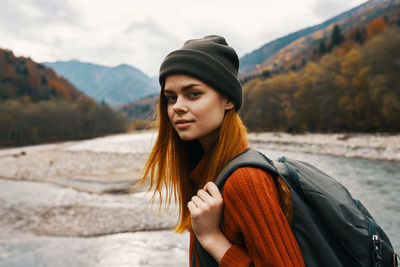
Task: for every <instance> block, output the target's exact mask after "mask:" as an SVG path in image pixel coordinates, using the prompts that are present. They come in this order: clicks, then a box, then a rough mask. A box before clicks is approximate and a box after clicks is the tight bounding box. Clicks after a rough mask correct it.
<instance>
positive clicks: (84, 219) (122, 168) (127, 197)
mask: <svg viewBox="0 0 400 267" xmlns="http://www.w3.org/2000/svg"><path fill="white" fill-rule="evenodd" d="M249 138H250V141H251V143H252V144H253V145H254V146H256V147H261V148H263V149H264V150H268V149H271V150H274V149H278V150H281V151H282V150H283V151H295V152H307V153H316V154H331V155H336V156H344V157H361V158H369V159H377V160H391V161H400V135H390V136H389V135H361V134H359V135H348V134H336V135H335V134H332V135H326V134H306V135H289V134H285V133H251V134H249ZM153 140H154V135H153V134H152V133H136V134H123V135H115V136H108V137H102V138H96V139H92V140H86V141H74V142H65V143H59V144H49V145H39V146H29V147H21V148H13V149H3V150H0V182H1V183H2V184H1V186H0V198H1V202H0V208H1V209H0V227H2V228H3V229H8V230H7V231H6V232H8V233H12V232H15V231H17V232H24V233H32V234H36V235H48V236H101V235H107V234H113V233H123V232H136V231H148V230H161V229H171V227H172V226H173V225H174V223H175V220H176V214H177V213H176V210H175V209H173V208H172V209H170V210H162V211H161V213H158V205H157V201H156V203H155V205H153V206H152V207H153V208H149V207H150V205H149V203H150V196H151V194H145V192H143V191H144V189H146V188H145V187H143V188H141V189H140V190H138V191H137V192H136V193H134V194H127V192H128V191H129V189H130V188H131V187H132V186H133V185H134V184H135V182H136V181H137V180H138V179H139V177H140V174H141V168H142V167H143V165H144V162H145V159H146V156H147V155H148V153H149V151H150V148H151V144H152V142H153ZM17 181H18V182H17ZM141 191H142V192H141ZM3 235H4V231H3Z"/></svg>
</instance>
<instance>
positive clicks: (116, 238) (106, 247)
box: [0, 144, 400, 267]
mask: <svg viewBox="0 0 400 267" xmlns="http://www.w3.org/2000/svg"><path fill="white" fill-rule="evenodd" d="M257 148H258V149H260V150H262V151H264V152H265V153H266V154H267V155H268V156H269V157H270V158H272V159H274V158H276V157H278V156H281V155H285V156H287V157H291V158H297V159H301V160H304V161H308V162H310V163H311V164H313V165H315V166H317V167H318V168H320V169H322V170H323V171H325V172H326V173H328V174H329V175H331V176H333V177H335V178H336V179H337V180H339V181H340V182H341V183H342V184H344V185H345V186H346V187H347V188H348V189H349V190H350V192H351V193H352V195H353V197H355V198H357V199H359V200H361V202H362V203H363V204H364V205H365V206H366V207H367V208H368V209H369V211H370V212H371V214H372V215H373V216H374V217H375V219H376V221H377V222H378V224H380V225H381V226H382V227H383V229H385V231H386V233H387V234H388V236H389V237H390V238H391V241H392V243H393V246H394V247H395V249H396V250H397V251H399V250H400V194H399V191H400V162H389V161H373V160H365V159H349V158H342V157H332V156H324V155H314V154H304V153H293V152H282V151H266V150H265V148H263V145H262V144H258V145H257ZM70 191H71V189H70V188H66V187H60V186H55V185H52V184H47V183H40V182H28V181H13V180H5V179H0V201H1V203H3V204H0V209H1V208H2V207H3V208H4V207H5V206H7V207H8V210H7V211H8V212H9V211H10V207H15V208H17V207H21V206H24V205H26V206H29V205H30V206H35V205H50V204H51V203H52V202H57V201H60V200H59V198H60V196H63V197H64V199H63V201H66V199H67V200H68V201H72V198H73V200H74V201H75V200H76V199H79V198H82V197H83V196H81V195H79V194H77V193H71V192H70ZM89 197H90V196H89V195H88V196H86V195H85V198H89ZM120 197H121V196H115V199H117V198H118V201H115V200H113V201H112V203H113V204H112V205H113V206H114V207H115V205H121V208H126V207H125V206H126V205H125V204H123V201H121V198H120ZM69 198H70V199H69ZM60 203H61V202H60ZM102 203H103V202H102ZM107 203H108V202H107ZM1 213H2V211H1V210H0V215H1ZM17 215H18V214H17ZM17 215H16V216H17ZM97 219H98V218H97ZM105 223H107V221H106V222H105ZM3 225H4V224H3ZM12 231H14V230H13V229H11V228H10V229H9V228H7V227H5V226H4V227H3V226H2V224H1V218H0V266H1V267H13V266H54V267H57V266H60V267H67V266H68V267H72V266H100V267H101V266H107V267H113V266H115V267H117V266H118V267H122V266H178V267H179V266H187V265H188V235H187V234H184V235H177V234H174V233H172V231H170V230H159V231H139V232H135V233H132V232H126V233H118V234H107V235H102V236H93V237H65V236H54V235H53V236H49V235H34V234H27V233H21V232H18V231H17V232H15V233H13V232H12Z"/></svg>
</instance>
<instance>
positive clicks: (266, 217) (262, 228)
mask: <svg viewBox="0 0 400 267" xmlns="http://www.w3.org/2000/svg"><path fill="white" fill-rule="evenodd" d="M223 195H224V203H225V211H224V217H225V220H229V221H230V222H231V223H234V224H235V225H236V227H237V228H239V231H240V233H241V235H242V236H243V240H244V245H245V247H241V246H240V245H236V244H233V245H232V246H231V248H229V249H228V251H227V252H226V253H225V255H224V256H223V258H222V259H221V262H220V266H222V267H225V266H237V267H245V266H256V267H258V266H304V262H303V258H302V255H301V252H300V249H299V247H298V245H297V242H296V239H295V237H294V235H293V233H292V231H291V229H290V226H289V224H288V222H287V220H286V218H285V216H284V214H283V212H282V210H281V208H280V206H279V200H278V194H277V191H276V188H275V184H274V181H273V178H272V176H270V175H269V174H267V173H265V172H264V171H262V170H261V169H258V168H250V167H245V168H239V169H238V170H236V171H235V172H234V173H233V174H232V175H231V177H230V178H229V179H228V181H227V182H226V184H225V186H224V192H223Z"/></svg>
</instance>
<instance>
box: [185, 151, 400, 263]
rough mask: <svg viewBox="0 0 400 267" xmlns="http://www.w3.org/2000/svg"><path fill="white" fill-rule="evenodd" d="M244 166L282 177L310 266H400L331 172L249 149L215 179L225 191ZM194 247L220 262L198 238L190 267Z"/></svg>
mask: <svg viewBox="0 0 400 267" xmlns="http://www.w3.org/2000/svg"><path fill="white" fill-rule="evenodd" d="M240 167H256V168H260V169H263V170H264V171H266V172H268V173H270V174H271V175H272V176H273V177H274V179H275V184H276V185H277V187H279V186H278V183H277V181H278V180H280V181H281V182H282V181H283V182H284V185H285V186H287V188H288V189H289V190H290V194H289V195H290V198H291V204H292V211H291V212H292V217H291V219H290V221H291V223H290V226H291V229H292V231H293V234H294V236H295V238H296V240H297V243H298V245H299V248H300V251H301V254H302V256H303V259H304V262H305V265H306V266H307V267H314V266H315V267H318V266H346V267H347V266H351V267H358V266H360V267H378V266H384V267H386V266H387V267H389V266H398V259H400V257H399V256H398V255H397V254H396V253H394V251H393V247H392V244H391V243H390V240H389V238H388V237H387V235H386V234H385V232H384V231H383V230H382V229H381V227H380V226H379V225H377V224H376V222H375V220H374V219H373V217H372V216H371V215H370V214H369V212H368V211H367V209H366V208H365V207H364V206H363V205H362V204H361V202H360V201H359V200H356V199H353V197H352V196H351V194H350V193H349V191H348V190H347V189H346V188H345V187H344V186H343V185H342V184H340V183H339V182H337V181H336V180H335V179H333V178H332V177H330V176H329V175H327V174H325V173H324V172H322V171H321V170H319V169H317V168H316V167H314V166H312V165H311V164H308V163H306V162H302V161H299V160H293V159H288V158H285V157H281V158H279V159H278V161H277V162H272V161H271V160H269V159H268V158H267V157H266V156H265V155H264V154H262V153H261V152H259V151H257V150H254V149H247V150H246V151H244V152H243V153H241V154H239V155H238V156H237V157H236V158H234V159H233V160H232V161H231V162H230V163H229V164H228V165H227V166H225V168H224V169H223V170H222V171H221V173H220V174H219V176H218V177H217V179H216V180H215V183H216V185H217V186H218V187H219V189H220V191H221V192H222V189H223V186H224V184H225V182H226V180H227V179H228V177H229V176H230V175H231V174H232V173H233V172H234V171H235V170H236V169H238V168H240ZM277 189H279V188H277ZM278 191H279V190H278ZM278 193H279V192H278ZM284 213H285V211H284ZM285 215H286V213H285ZM195 251H196V252H197V256H198V258H199V261H200V263H201V265H202V266H207V267H211V266H218V263H217V262H216V261H215V260H214V258H213V257H212V256H211V255H210V254H208V252H207V251H206V250H205V249H203V248H202V247H201V245H200V243H199V242H198V240H197V239H196V240H195V245H194V249H193V252H192V262H191V266H192V267H195V255H194V253H195Z"/></svg>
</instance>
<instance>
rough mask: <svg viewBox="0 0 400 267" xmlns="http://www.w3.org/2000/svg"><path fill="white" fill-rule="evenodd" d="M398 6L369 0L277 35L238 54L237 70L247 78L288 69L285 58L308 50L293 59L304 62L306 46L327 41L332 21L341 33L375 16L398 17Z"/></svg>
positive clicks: (399, 3)
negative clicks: (316, 23) (238, 64)
mask: <svg viewBox="0 0 400 267" xmlns="http://www.w3.org/2000/svg"><path fill="white" fill-rule="evenodd" d="M399 8H400V1H399V0H370V1H368V2H366V3H364V4H362V5H360V6H357V7H355V8H353V9H351V10H348V11H346V12H344V13H342V14H340V15H338V16H335V17H333V18H331V19H329V20H327V21H325V22H323V23H321V24H318V25H315V26H312V27H308V28H306V29H302V30H300V31H297V32H294V33H291V34H288V35H286V36H284V37H281V38H278V39H276V40H274V41H272V42H269V43H267V44H265V45H263V46H262V47H260V48H258V49H256V50H254V51H253V52H251V53H248V54H246V55H244V56H243V57H241V58H240V70H239V74H240V76H241V78H242V79H246V78H247V77H249V76H256V75H259V74H261V73H262V72H265V71H271V72H273V71H282V70H287V69H285V66H284V65H286V61H290V60H293V58H296V57H297V58H299V57H301V56H302V55H304V54H308V56H307V57H303V58H300V59H299V60H297V61H296V62H295V63H297V66H300V65H304V63H305V61H308V60H310V59H311V56H310V54H311V53H310V52H309V50H312V49H314V47H315V46H316V45H319V44H320V43H321V41H326V39H327V38H328V36H329V34H331V32H332V29H333V28H334V25H339V26H340V27H341V29H342V31H343V32H344V33H348V32H350V31H351V30H353V29H354V28H355V27H361V26H363V25H366V24H367V23H369V22H371V21H372V20H374V19H375V18H377V17H382V16H386V18H387V19H391V20H398V19H399ZM298 61H300V62H298Z"/></svg>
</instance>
